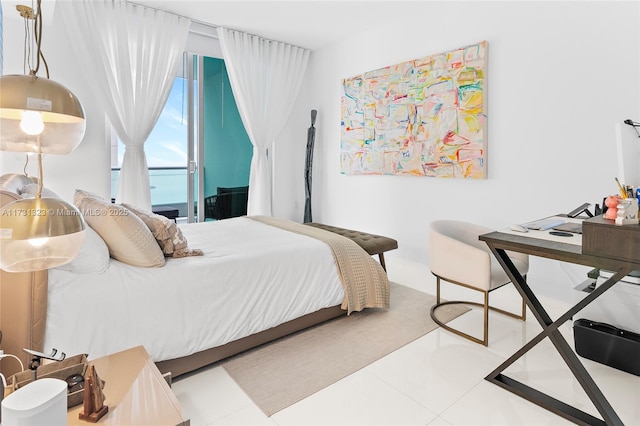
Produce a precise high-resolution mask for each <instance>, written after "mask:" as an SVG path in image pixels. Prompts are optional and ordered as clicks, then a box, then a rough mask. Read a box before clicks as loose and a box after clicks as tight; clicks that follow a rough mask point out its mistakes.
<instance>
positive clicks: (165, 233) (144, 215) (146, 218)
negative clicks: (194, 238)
mask: <svg viewBox="0 0 640 426" xmlns="http://www.w3.org/2000/svg"><path fill="white" fill-rule="evenodd" d="M123 206H124V207H125V208H127V209H128V210H130V211H131V212H132V213H133V214H135V215H136V216H138V217H139V218H140V219H141V220H142V221H143V222H144V223H145V224H146V225H147V226H148V227H149V230H150V231H151V233H152V234H153V236H154V237H155V239H156V241H157V242H158V244H159V245H160V248H161V249H162V252H163V253H164V255H165V256H171V257H185V256H202V250H199V249H190V248H189V247H188V245H187V239H186V238H185V237H184V235H182V231H181V230H180V228H178V225H176V223H175V222H174V221H173V220H171V219H169V218H166V217H164V216H162V215H159V214H155V213H152V212H149V211H145V210H140V209H138V208H137V207H134V206H131V205H129V204H123Z"/></svg>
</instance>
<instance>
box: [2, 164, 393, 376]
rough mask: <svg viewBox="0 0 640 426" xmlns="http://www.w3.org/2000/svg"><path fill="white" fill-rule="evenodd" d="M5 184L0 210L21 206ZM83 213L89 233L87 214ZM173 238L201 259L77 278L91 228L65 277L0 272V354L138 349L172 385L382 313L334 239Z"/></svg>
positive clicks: (242, 225)
mask: <svg viewBox="0 0 640 426" xmlns="http://www.w3.org/2000/svg"><path fill="white" fill-rule="evenodd" d="M12 179H13V180H11V185H7V184H6V182H5V184H4V185H3V184H2V182H1V181H0V187H2V190H1V191H0V205H3V206H4V205H6V204H7V203H8V202H10V201H12V200H14V199H17V198H19V197H21V196H22V195H21V189H23V188H24V185H25V184H26V182H25V181H24V177H21V178H16V177H13V178H12ZM16 180H17V181H19V182H18V183H16V182H15V181H16ZM21 184H22V186H21ZM81 210H82V209H81ZM83 212H84V213H85V218H86V219H87V222H89V223H90V224H91V223H92V222H91V220H93V219H94V218H91V217H90V216H87V214H89V215H90V214H91V210H86V209H85V210H84V211H83ZM94 224H95V223H94ZM98 228H99V227H96V229H98ZM179 229H180V231H181V233H182V234H183V236H184V237H185V238H186V241H188V246H189V247H190V248H194V249H199V250H201V251H202V255H201V256H186V257H177V258H174V257H165V258H164V265H163V266H160V267H140V266H134V265H131V264H127V263H124V262H122V261H120V260H116V259H114V258H113V257H109V256H108V257H107V261H106V263H104V260H101V262H102V264H101V266H100V267H95V266H93V267H92V268H88V270H86V269H87V268H86V265H87V262H89V263H90V262H94V263H96V261H95V259H94V260H87V259H86V258H87V256H89V255H90V254H91V253H94V252H95V249H94V248H90V247H94V246H92V245H91V244H93V245H95V244H97V243H96V240H95V238H96V235H98V233H97V232H94V228H93V227H92V228H90V229H88V231H89V232H90V233H87V237H86V238H85V243H84V244H85V246H86V247H85V246H83V251H81V255H79V256H78V258H79V259H78V260H74V261H73V262H72V263H74V262H75V263H76V266H75V267H74V266H65V267H60V268H53V269H51V270H48V271H37V272H33V273H20V274H11V273H7V272H5V271H1V272H0V273H1V274H2V275H1V276H0V278H1V282H0V285H1V292H0V303H1V306H2V309H1V311H0V329H1V330H2V332H3V340H2V342H0V346H1V347H2V348H3V349H4V350H5V352H7V353H14V354H16V355H19V356H21V358H23V360H24V361H28V358H27V357H26V356H25V354H24V353H23V352H22V348H32V349H35V350H39V351H44V352H49V351H51V349H52V348H56V349H58V350H59V351H63V352H65V353H67V354H68V355H75V354H78V353H87V354H88V355H89V358H96V357H100V356H103V355H107V354H109V353H113V352H116V351H119V350H123V349H126V348H129V347H132V346H136V345H141V344H142V345H144V346H145V348H146V349H147V351H148V352H149V354H150V355H151V357H152V359H153V360H154V361H155V362H156V364H157V365H158V368H159V369H160V370H161V371H162V372H171V373H172V374H173V375H174V376H177V375H181V374H184V373H187V372H189V371H192V370H195V369H197V368H200V367H202V366H205V365H208V364H210V363H213V362H216V361H218V360H220V359H223V358H226V357H228V356H231V355H234V354H236V353H239V352H241V351H244V350H246V349H249V348H252V347H255V346H257V345H260V344H262V343H265V342H268V341H272V340H274V339H277V338H279V337H282V336H284V335H287V334H290V333H293V332H295V331H298V330H301V329H304V328H306V327H309V326H312V325H315V324H318V323H320V322H323V321H326V320H328V319H331V318H334V317H336V316H339V315H345V314H347V313H350V312H352V311H358V310H362V309H364V308H369V307H373V308H386V307H388V303H389V285H388V280H387V277H386V274H385V272H384V270H383V269H382V267H381V266H380V265H379V264H378V263H377V262H376V261H375V260H373V259H372V258H371V257H370V256H369V255H367V254H366V252H364V250H362V249H361V248H360V247H359V246H358V245H357V244H355V243H353V242H352V241H351V240H349V239H347V238H344V237H342V236H339V235H336V234H333V233H330V232H327V231H324V230H321V229H315V228H312V227H308V226H304V225H301V224H297V223H294V222H290V221H284V220H278V219H274V218H268V217H239V218H233V219H227V220H224V221H217V222H203V223H197V224H185V225H180V228H179ZM98 238H100V237H99V236H98ZM98 244H99V242H98ZM109 252H111V247H110V246H109ZM101 256H103V255H101ZM82 262H84V263H82ZM98 263H99V262H98ZM80 264H81V265H82V268H85V270H80V269H82V268H80V269H78V265H80ZM96 264H97V263H96ZM2 367H3V371H5V370H7V368H9V369H10V367H11V365H3V366H2ZM7 374H11V371H7Z"/></svg>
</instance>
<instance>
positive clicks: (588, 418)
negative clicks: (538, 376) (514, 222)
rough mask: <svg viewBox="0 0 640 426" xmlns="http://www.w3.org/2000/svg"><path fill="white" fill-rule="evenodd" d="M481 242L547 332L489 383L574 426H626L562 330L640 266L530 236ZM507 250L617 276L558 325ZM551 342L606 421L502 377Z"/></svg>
mask: <svg viewBox="0 0 640 426" xmlns="http://www.w3.org/2000/svg"><path fill="white" fill-rule="evenodd" d="M480 240H481V241H484V242H485V243H487V245H488V246H489V248H490V249H491V251H492V252H493V254H494V255H495V256H496V258H497V259H498V262H500V265H501V266H502V268H503V269H504V270H505V272H506V273H507V275H508V276H509V278H510V279H511V281H512V282H513V284H514V285H515V286H516V288H517V289H518V291H519V292H520V294H521V295H522V297H523V298H524V300H525V302H526V303H527V306H528V307H529V309H530V310H531V312H532V313H533V315H534V316H535V318H536V319H537V320H538V322H539V323H540V325H541V326H542V332H541V333H540V334H538V335H537V336H536V337H534V338H533V339H532V340H531V341H529V342H528V343H527V344H526V345H524V346H523V347H522V348H521V349H520V350H519V351H517V352H516V353H515V354H513V355H512V356H511V357H510V358H509V359H507V360H506V361H505V362H504V363H502V364H501V365H500V366H499V367H498V368H496V369H495V370H494V371H492V372H491V373H490V374H489V375H488V376H487V377H486V378H485V379H486V380H488V381H490V382H492V383H494V384H496V385H498V386H501V387H503V388H504V389H506V390H508V391H510V392H512V393H514V394H516V395H518V396H520V397H522V398H525V399H527V400H529V401H531V402H533V403H535V404H537V405H539V406H541V407H543V408H546V409H547V410H550V411H552V412H554V413H556V414H558V415H560V416H562V417H564V418H566V419H568V420H570V421H572V422H575V423H578V424H586V425H604V424H607V425H622V424H623V423H622V421H621V420H620V417H618V415H617V414H616V412H615V411H614V409H613V407H611V404H610V403H609V402H608V401H607V399H606V398H605V396H604V394H603V393H602V391H601V390H600V389H599V388H598V386H597V385H596V383H595V382H594V381H593V378H592V377H591V376H590V375H589V373H588V372H587V370H586V369H585V368H584V366H583V365H582V363H581V362H580V360H579V359H578V356H577V355H576V354H575V352H574V351H573V349H572V348H571V346H570V345H569V344H568V343H567V341H566V340H565V338H564V337H563V336H562V335H561V333H560V331H559V330H558V327H560V326H561V325H562V324H564V323H565V322H567V321H568V320H569V319H571V317H572V316H573V315H575V314H576V313H577V312H578V311H580V310H581V309H582V308H584V307H585V306H587V305H588V304H589V303H591V302H593V300H595V299H596V298H597V297H598V296H600V295H601V294H602V293H604V292H605V291H606V290H608V289H609V288H611V287H612V286H613V285H614V284H615V283H617V282H618V281H619V280H620V279H622V278H623V277H625V276H626V275H628V274H629V272H631V271H632V270H640V262H633V261H629V260H623V259H622V258H620V257H617V258H616V257H613V258H612V257H604V256H598V255H592V254H583V252H582V246H581V245H577V244H569V243H561V242H557V241H548V240H543V239H538V238H534V237H531V236H528V235H527V234H522V235H514V234H510V233H506V232H491V233H489V234H485V235H481V236H480ZM505 250H510V251H515V252H520V253H527V254H529V255H532V256H539V257H544V258H548V259H555V260H560V261H563V262H570V263H575V264H580V265H585V266H591V267H594V268H599V269H605V270H608V271H612V272H614V274H613V275H612V276H611V278H609V279H608V280H607V281H605V282H604V283H602V284H601V285H599V286H598V287H597V288H596V289H595V290H594V291H593V292H591V293H589V295H588V296H586V297H585V298H584V299H582V300H581V301H579V302H578V303H576V304H575V305H574V306H573V307H571V308H570V309H569V310H568V311H567V312H565V313H564V314H562V315H561V316H560V317H558V319H557V320H556V321H553V320H552V319H551V317H550V316H549V314H548V313H547V311H546V310H545V309H544V307H543V306H542V304H541V303H540V301H539V300H538V298H537V297H536V296H535V294H534V292H533V291H532V289H531V288H530V287H529V285H528V284H527V282H526V280H525V279H524V278H523V277H522V275H520V273H519V272H518V270H517V269H516V268H515V266H514V265H513V262H512V261H511V259H510V258H509V255H508V254H507V253H506V251H505ZM547 337H548V338H549V339H550V340H551V342H552V343H553V346H554V347H555V348H556V350H557V351H558V353H559V354H560V355H561V357H562V359H563V360H564V362H565V363H566V364H567V366H568V367H569V369H570V370H571V372H572V373H573V375H574V376H575V378H576V379H577V381H578V383H580V386H582V388H583V389H584V391H585V393H586V394H587V396H588V397H589V399H590V400H591V402H592V403H593V405H594V406H595V408H596V409H597V410H598V412H599V413H600V415H601V416H602V419H603V420H602V419H599V418H597V417H594V416H592V415H590V414H588V413H585V412H584V411H581V410H578V409H577V408H575V407H572V406H570V405H568V404H566V403H564V402H562V401H560V400H558V399H555V398H553V397H551V396H549V395H546V394H544V393H542V392H540V391H538V390H536V389H534V388H532V387H529V386H527V385H525V384H524V383H521V382H518V381H517V380H514V379H512V378H510V377H508V376H506V375H504V374H502V372H503V371H504V370H505V369H506V368H507V367H509V366H510V365H511V364H513V363H514V362H515V361H517V360H518V359H520V358H521V357H522V356H523V355H524V354H525V353H527V352H528V351H529V350H531V349H532V348H533V347H534V346H536V345H537V344H538V343H540V342H541V341H542V340H543V339H545V338H547Z"/></svg>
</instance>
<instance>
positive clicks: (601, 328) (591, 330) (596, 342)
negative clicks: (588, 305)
mask: <svg viewBox="0 0 640 426" xmlns="http://www.w3.org/2000/svg"><path fill="white" fill-rule="evenodd" d="M573 336H574V340H575V345H576V353H577V354H578V355H580V356H582V357H585V358H588V359H590V360H592V361H596V362H599V363H601V364H605V365H608V366H609V367H613V368H617V369H618V370H622V371H626V372H627V373H631V374H635V375H636V376H640V334H637V333H633V332H631V331H626V330H622V329H620V328H617V327H614V326H612V325H609V324H605V323H601V322H595V321H591V320H588V319H579V320H577V321H574V323H573Z"/></svg>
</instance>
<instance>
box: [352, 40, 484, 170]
mask: <svg viewBox="0 0 640 426" xmlns="http://www.w3.org/2000/svg"><path fill="white" fill-rule="evenodd" d="M486 61H487V42H486V41H482V42H479V43H476V44H472V45H469V46H465V47H461V48H458V49H454V50H450V51H447V52H443V53H439V54H435V55H430V56H425V57H423V58H420V59H414V60H411V61H406V62H402V63H400V64H397V65H391V66H388V67H385V68H381V69H377V70H374V71H369V72H366V73H364V74H361V75H357V76H355V77H351V78H346V79H344V80H342V88H343V93H342V99H341V117H342V123H341V126H342V140H341V149H340V163H341V172H342V173H344V174H350V175H358V174H385V175H415V176H433V177H449V178H470V179H483V178H485V177H486V151H487V149H486V144H487V140H486V129H487V114H486V108H485V100H486V63H487V62H486Z"/></svg>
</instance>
